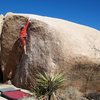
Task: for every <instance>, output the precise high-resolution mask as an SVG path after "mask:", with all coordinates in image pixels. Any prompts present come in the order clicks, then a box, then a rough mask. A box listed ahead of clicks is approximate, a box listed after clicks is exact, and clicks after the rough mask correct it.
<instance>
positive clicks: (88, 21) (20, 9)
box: [0, 0, 100, 30]
mask: <svg viewBox="0 0 100 100" xmlns="http://www.w3.org/2000/svg"><path fill="white" fill-rule="evenodd" d="M7 12H15V13H31V14H38V15H45V16H51V17H57V18H61V19H65V20H69V21H72V22H76V23H79V24H83V25H87V26H90V27H93V28H96V29H98V30H100V0H0V14H5V13H7Z"/></svg>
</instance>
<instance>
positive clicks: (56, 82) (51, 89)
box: [33, 72, 64, 100]
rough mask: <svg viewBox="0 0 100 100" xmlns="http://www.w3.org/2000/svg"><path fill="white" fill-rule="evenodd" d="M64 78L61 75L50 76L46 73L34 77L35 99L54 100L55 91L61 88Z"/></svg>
mask: <svg viewBox="0 0 100 100" xmlns="http://www.w3.org/2000/svg"><path fill="white" fill-rule="evenodd" d="M63 83H64V76H63V75H62V74H55V75H54V76H50V75H49V74H47V73H45V72H44V73H38V74H37V75H36V85H35V87H34V89H33V92H34V93H35V95H36V97H37V98H38V99H39V98H44V100H51V98H52V97H53V98H55V93H56V91H57V90H58V89H59V88H61V87H63Z"/></svg>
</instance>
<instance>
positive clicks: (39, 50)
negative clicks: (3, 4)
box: [1, 13, 100, 91]
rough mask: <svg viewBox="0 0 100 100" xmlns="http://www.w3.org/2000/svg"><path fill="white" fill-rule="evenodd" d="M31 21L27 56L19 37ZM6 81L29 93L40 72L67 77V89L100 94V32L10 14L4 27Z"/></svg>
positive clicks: (3, 65)
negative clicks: (27, 21) (26, 24)
mask: <svg viewBox="0 0 100 100" xmlns="http://www.w3.org/2000/svg"><path fill="white" fill-rule="evenodd" d="M28 17H30V18H31V23H30V25H29V28H28V31H27V33H28V35H27V45H26V46H27V54H26V55H25V54H24V53H23V48H21V47H19V44H18V41H17V40H18V34H19V31H20V28H21V27H22V26H23V25H24V24H25V22H26V20H27V18H28ZM1 41H2V43H1V44H2V47H1V50H2V54H1V57H2V59H1V67H2V68H3V69H4V71H3V79H4V81H7V80H9V79H11V81H12V83H13V84H14V85H16V86H18V87H22V88H26V89H30V87H31V85H34V84H35V74H36V72H37V71H46V72H47V73H49V74H51V75H53V74H54V73H59V72H61V73H64V74H65V78H66V83H65V84H66V86H74V87H77V88H79V90H81V91H88V90H89V91H90V90H96V91H100V31H98V30H96V29H93V28H90V27H87V26H83V25H79V24H75V23H72V22H69V21H65V20H61V19H56V18H49V17H42V16H37V15H30V14H29V15H28V14H14V13H12V14H11V13H10V14H7V15H6V16H5V20H4V24H3V27H2V38H1Z"/></svg>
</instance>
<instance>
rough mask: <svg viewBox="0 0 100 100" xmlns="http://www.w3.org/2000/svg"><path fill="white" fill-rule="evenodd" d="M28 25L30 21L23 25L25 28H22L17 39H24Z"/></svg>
mask: <svg viewBox="0 0 100 100" xmlns="http://www.w3.org/2000/svg"><path fill="white" fill-rule="evenodd" d="M29 23H30V21H29V19H28V21H27V22H26V24H25V26H24V28H23V29H22V30H21V31H20V33H19V37H21V38H22V37H26V35H27V34H26V33H27V32H26V31H27V28H28V25H29Z"/></svg>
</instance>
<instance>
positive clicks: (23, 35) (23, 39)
mask: <svg viewBox="0 0 100 100" xmlns="http://www.w3.org/2000/svg"><path fill="white" fill-rule="evenodd" d="M29 23H30V19H29V18H28V20H27V22H26V24H25V26H24V27H21V30H20V33H19V40H20V42H19V43H20V45H21V46H23V48H24V53H25V54H26V36H27V28H28V26H29Z"/></svg>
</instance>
